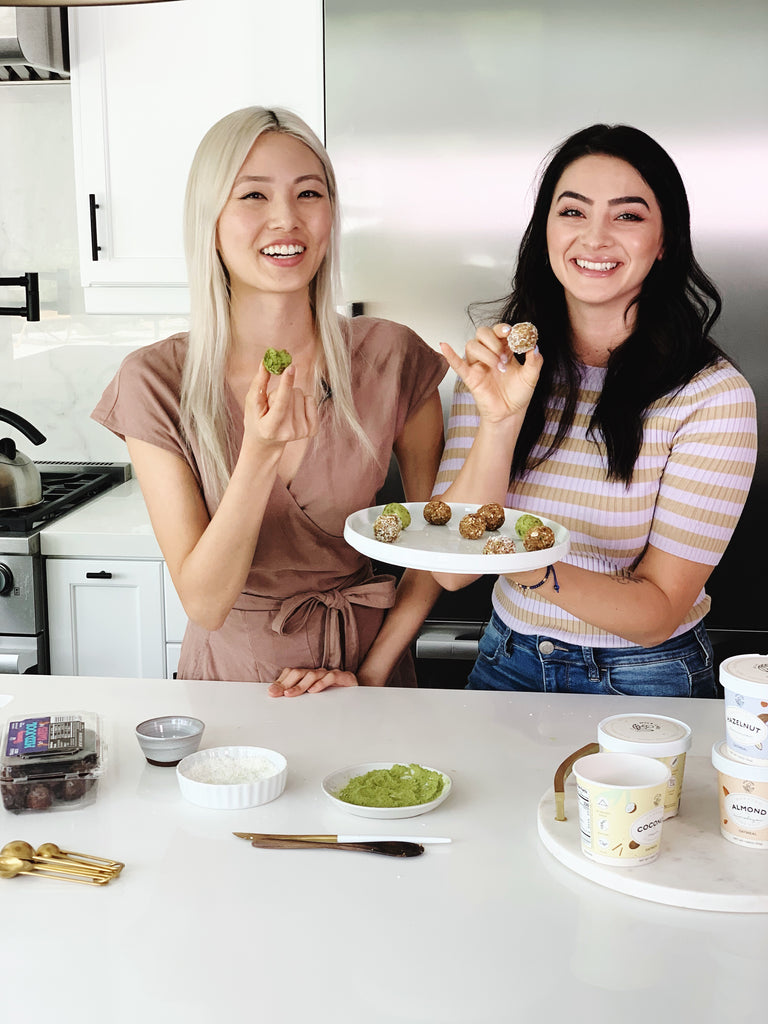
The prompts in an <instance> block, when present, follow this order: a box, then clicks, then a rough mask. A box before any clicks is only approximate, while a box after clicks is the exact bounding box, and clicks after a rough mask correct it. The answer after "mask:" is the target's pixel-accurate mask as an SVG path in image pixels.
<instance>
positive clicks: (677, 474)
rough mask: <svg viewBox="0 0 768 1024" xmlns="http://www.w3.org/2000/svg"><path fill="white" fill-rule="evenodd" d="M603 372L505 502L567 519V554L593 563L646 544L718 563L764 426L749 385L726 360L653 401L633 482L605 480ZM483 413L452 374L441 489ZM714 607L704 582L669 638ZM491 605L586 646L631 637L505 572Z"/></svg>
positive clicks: (629, 557) (621, 560) (613, 570)
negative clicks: (594, 426)
mask: <svg viewBox="0 0 768 1024" xmlns="http://www.w3.org/2000/svg"><path fill="white" fill-rule="evenodd" d="M605 373H606V371H605V368H603V367H595V366H584V367H582V380H581V387H580V390H579V401H578V406H577V409H576V415H575V419H574V422H573V425H572V427H571V429H570V431H569V432H568V435H567V437H566V439H565V442H564V443H563V445H562V446H561V447H560V448H559V449H558V450H557V451H556V452H555V453H554V455H551V456H550V457H549V458H548V459H547V460H546V461H545V462H543V463H542V464H541V465H539V466H537V467H536V468H535V469H532V470H530V471H529V472H527V473H526V475H525V476H524V477H523V478H522V479H521V480H516V481H514V483H513V484H512V486H511V489H510V491H509V493H508V495H507V505H508V507H510V508H515V509H520V510H522V511H525V512H531V513H533V514H535V515H540V516H543V517H544V518H547V519H554V520H555V521H557V522H559V523H562V524H563V525H564V526H565V527H567V529H568V530H569V531H570V534H571V548H570V553H569V554H568V556H567V557H566V558H565V559H564V561H566V562H570V563H572V564H573V565H578V566H582V567H583V568H585V569H589V570H591V571H593V572H601V573H609V574H612V575H622V574H624V573H626V572H628V571H629V570H631V569H633V568H634V567H635V566H636V565H637V563H638V562H639V560H640V558H641V557H642V555H643V552H644V551H645V549H646V547H647V545H648V544H652V545H654V547H656V548H659V549H660V550H662V551H666V552H669V553H670V554H673V555H677V556H679V557H680V558H686V559H689V560H690V561H693V562H699V563H702V564H704V565H712V566H714V565H717V563H718V562H719V560H720V558H721V556H722V554H723V552H724V551H725V548H726V546H727V544H728V541H729V540H730V538H731V534H732V533H733V530H734V528H735V526H736V523H737V522H738V519H739V516H740V515H741V511H742V509H743V507H744V503H745V501H746V499H747V493H748V491H749V485H750V482H751V480H752V474H753V472H754V467H755V459H756V453H757V424H756V412H755V399H754V395H753V393H752V390H751V388H750V386H749V384H748V383H747V381H746V380H745V379H744V377H743V376H742V375H741V374H740V373H739V372H738V370H736V369H735V367H733V366H732V365H731V364H730V363H728V362H726V361H725V360H720V361H718V362H717V363H715V364H714V365H712V366H709V367H706V368H705V369H703V370H701V371H700V372H699V373H698V374H697V375H696V376H695V377H694V378H693V380H692V381H691V382H690V383H689V384H687V385H686V386H685V387H683V388H682V389H681V390H679V391H676V392H673V393H670V394H668V395H664V396H663V397H662V398H660V399H658V401H656V402H654V403H653V404H652V405H651V406H650V407H649V409H648V410H647V413H646V415H645V420H644V431H643V441H642V447H641V449H640V455H639V458H638V461H637V463H636V468H635V473H634V476H633V479H632V483H631V484H630V486H629V487H627V486H626V485H625V484H624V483H623V482H622V481H609V480H608V479H607V460H606V458H605V449H604V446H603V445H602V444H600V443H597V442H596V441H595V440H593V438H592V437H591V436H587V430H588V427H589V421H590V418H591V416H592V412H593V410H594V408H595V404H596V402H597V399H598V397H599V394H600V391H601V389H602V387H603V382H604V380H605ZM562 407H563V400H562V398H560V397H554V398H552V399H551V400H550V402H549V405H548V411H547V423H546V426H545V430H544V433H543V434H542V437H541V440H540V442H539V444H538V445H537V446H535V447H534V449H533V452H532V456H533V457H534V458H535V457H538V456H541V455H542V454H543V453H544V452H545V451H546V448H547V447H548V446H549V444H550V443H551V440H552V438H553V437H554V434H555V431H556V428H557V424H558V422H559V419H560V415H561V412H562ZM479 421H480V418H479V415H478V413H477V409H476V407H475V403H474V400H473V398H472V396H471V394H470V393H469V391H468V390H467V389H466V387H465V386H464V385H463V383H462V382H461V381H457V384H456V387H455V389H454V395H453V405H452V408H451V415H450V419H449V423H448V433H447V440H446V447H445V452H444V454H443V459H442V462H441V464H440V471H439V473H438V476H437V482H436V484H435V494H436V495H439V494H442V493H443V492H444V491H445V490H446V489H447V488H448V486H449V485H450V483H451V482H452V481H453V480H454V478H455V477H456V475H457V473H458V472H459V470H460V469H461V466H462V465H463V463H464V460H465V458H466V457H467V454H468V452H469V449H470V447H471V446H472V441H473V438H474V436H475V433H476V431H477V427H478V424H479ZM478 500H480V498H478ZM483 500H484V499H483ZM709 604H710V600H709V597H708V596H707V595H706V594H705V592H704V591H703V590H702V591H701V593H700V594H699V596H698V597H697V599H696V601H695V602H694V605H693V607H692V608H691V610H690V611H689V613H688V615H687V616H686V618H685V621H684V622H683V623H682V624H681V625H680V626H679V627H678V629H677V630H676V632H675V634H674V635H677V634H679V633H683V632H685V631H687V630H689V629H691V628H692V627H693V626H694V625H695V624H696V623H697V622H699V621H700V620H701V619H702V618H703V617H704V616H705V615H706V613H707V612H708V611H709ZM493 606H494V609H495V610H496V612H497V614H498V615H499V616H500V617H501V618H502V619H503V620H504V622H505V623H506V624H507V625H508V626H510V627H511V628H512V629H515V630H517V631H518V632H521V633H528V634H546V635H547V636H551V637H553V638H555V639H559V640H564V641H566V642H568V643H573V644H581V645H583V646H591V647H629V646H632V645H631V644H630V642H629V641H628V640H624V639H622V638H621V637H618V636H614V635H613V634H611V633H607V632H605V631H604V630H601V629H598V628H597V627H595V626H591V625H590V624H589V623H586V622H583V621H582V620H580V619H578V618H576V617H575V616H573V615H571V614H569V613H568V612H566V611H563V610H562V609H560V608H558V607H557V606H556V605H554V604H551V603H550V602H549V601H547V600H546V598H543V597H540V596H539V595H538V594H537V592H536V591H535V590H532V591H530V590H529V591H527V592H526V593H525V594H523V593H520V592H519V591H518V590H517V589H516V588H515V587H513V586H511V585H510V583H509V581H508V580H506V579H505V578H504V577H503V576H501V577H499V579H498V581H497V583H496V586H495V588H494V592H493Z"/></svg>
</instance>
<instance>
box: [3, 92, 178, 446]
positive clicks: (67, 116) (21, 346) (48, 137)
mask: <svg viewBox="0 0 768 1024" xmlns="http://www.w3.org/2000/svg"><path fill="white" fill-rule="evenodd" d="M0 130H1V131H2V136H1V139H2V145H0V277H18V276H20V275H21V274H23V273H25V272H27V271H37V272H38V274H39V275H40V305H41V319H40V322H39V323H28V322H27V321H26V320H25V319H23V318H22V317H0V406H1V407H4V408H6V409H12V410H13V411H14V412H17V413H19V414H20V415H21V416H24V417H25V418H26V419H27V420H29V421H30V422H31V423H33V424H34V426H36V427H37V428H38V430H40V431H42V433H43V434H45V435H46V437H47V441H46V442H45V444H43V445H40V446H39V447H34V446H32V445H30V443H29V442H27V441H26V439H25V438H24V437H23V436H22V435H20V434H19V433H18V431H15V430H13V429H12V428H8V427H7V425H6V424H4V423H2V422H0V436H5V435H6V433H7V434H9V435H10V436H12V437H13V439H14V440H15V441H16V443H17V445H18V446H19V448H20V449H21V450H22V451H23V452H24V453H25V454H27V455H29V456H30V458H33V459H34V460H35V461H38V462H39V461H47V460H73V461H79V460H87V461H104V460H106V461H123V460H125V459H127V452H126V448H125V445H124V444H123V443H122V442H121V441H119V440H118V439H117V438H115V437H113V436H112V435H111V434H110V433H109V432H108V431H107V430H105V429H104V428H103V427H100V426H98V425H97V424H96V423H94V422H93V421H92V420H91V419H90V418H89V413H90V411H91V409H92V408H93V407H94V405H95V404H96V402H97V401H98V399H99V396H100V395H101V392H102V391H103V389H104V386H105V384H106V383H107V382H108V381H109V380H110V378H111V377H112V375H113V374H114V372H115V370H116V369H117V367H118V366H119V364H120V362H121V360H122V358H123V357H124V356H125V355H126V354H127V353H128V352H129V351H131V350H132V349H134V348H137V347H138V346H140V345H145V344H148V343H150V342H152V341H157V340H158V339H159V338H164V337H166V336H167V335H169V334H172V333H173V332H174V331H177V330H183V329H184V328H185V327H186V320H185V318H183V317H159V316H158V317H143V316H89V315H87V314H86V313H84V312H83V298H82V290H81V287H80V276H79V270H78V248H77V245H78V243H77V229H76V222H75V186H74V162H73V149H72V120H71V108H70V93H69V86H68V85H67V84H63V83H44V84H39V85H37V84H35V85H29V84H24V85H18V86H17V85H0ZM23 298H24V292H23V290H22V289H18V288H13V289H11V288H0V306H17V305H22V304H23Z"/></svg>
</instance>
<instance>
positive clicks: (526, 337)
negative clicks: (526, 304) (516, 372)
mask: <svg viewBox="0 0 768 1024" xmlns="http://www.w3.org/2000/svg"><path fill="white" fill-rule="evenodd" d="M538 340H539V332H538V331H537V330H536V328H535V327H534V326H533V324H530V323H527V322H526V323H522V324H515V325H514V326H513V327H512V329H511V330H510V332H509V334H508V335H507V344H508V345H509V348H510V350H511V351H512V352H514V353H515V355H522V353H523V352H528V351H529V350H530V349H532V348H535V347H536V342H537V341H538Z"/></svg>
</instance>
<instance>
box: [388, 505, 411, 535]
mask: <svg viewBox="0 0 768 1024" xmlns="http://www.w3.org/2000/svg"><path fill="white" fill-rule="evenodd" d="M381 514H382V515H383V516H397V517H398V518H399V519H400V522H401V523H402V524H403V529H405V528H406V527H407V526H410V525H411V513H410V512H409V511H408V509H407V508H406V507H405V505H401V504H400V502H399V501H390V503H389V504H388V505H385V506H384V511H383V512H382V513H381Z"/></svg>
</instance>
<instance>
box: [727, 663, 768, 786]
mask: <svg viewBox="0 0 768 1024" xmlns="http://www.w3.org/2000/svg"><path fill="white" fill-rule="evenodd" d="M720 683H721V685H722V687H723V690H724V691H725V741H726V744H727V746H728V753H729V754H733V755H734V756H735V757H737V758H741V760H742V761H748V762H749V763H750V764H756V765H763V766H768V654H737V655H736V656H735V657H733V658H726V660H725V661H724V662H723V663H722V665H721V666H720Z"/></svg>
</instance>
